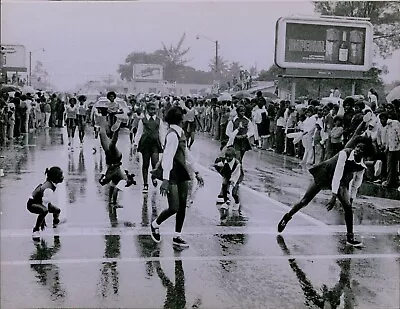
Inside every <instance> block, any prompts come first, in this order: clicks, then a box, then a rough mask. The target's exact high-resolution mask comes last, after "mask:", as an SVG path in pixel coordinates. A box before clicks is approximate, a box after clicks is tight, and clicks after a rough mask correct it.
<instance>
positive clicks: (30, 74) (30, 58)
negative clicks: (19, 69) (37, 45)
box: [29, 51, 32, 86]
mask: <svg viewBox="0 0 400 309" xmlns="http://www.w3.org/2000/svg"><path fill="white" fill-rule="evenodd" d="M29 86H32V52H31V51H30V52H29Z"/></svg>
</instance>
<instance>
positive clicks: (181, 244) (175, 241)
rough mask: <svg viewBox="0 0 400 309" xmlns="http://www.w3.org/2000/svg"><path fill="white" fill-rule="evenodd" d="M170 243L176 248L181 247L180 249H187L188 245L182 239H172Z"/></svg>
mask: <svg viewBox="0 0 400 309" xmlns="http://www.w3.org/2000/svg"><path fill="white" fill-rule="evenodd" d="M172 243H173V244H174V246H178V247H181V248H189V245H188V243H187V242H186V241H184V240H183V239H182V237H174V238H173V239H172Z"/></svg>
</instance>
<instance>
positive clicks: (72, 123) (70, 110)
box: [65, 98, 78, 151]
mask: <svg viewBox="0 0 400 309" xmlns="http://www.w3.org/2000/svg"><path fill="white" fill-rule="evenodd" d="M77 115H78V107H77V106H76V99H75V98H70V99H69V105H68V106H67V107H66V109H65V123H66V125H67V134H68V150H71V151H74V138H75V131H76V125H77Z"/></svg>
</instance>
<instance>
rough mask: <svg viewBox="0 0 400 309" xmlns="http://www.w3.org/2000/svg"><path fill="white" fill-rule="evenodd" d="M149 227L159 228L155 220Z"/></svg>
mask: <svg viewBox="0 0 400 309" xmlns="http://www.w3.org/2000/svg"><path fill="white" fill-rule="evenodd" d="M151 226H152V227H154V228H155V229H156V228H158V227H160V225H159V224H157V222H156V220H154V221H153V222H151Z"/></svg>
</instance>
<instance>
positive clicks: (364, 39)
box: [275, 16, 373, 72]
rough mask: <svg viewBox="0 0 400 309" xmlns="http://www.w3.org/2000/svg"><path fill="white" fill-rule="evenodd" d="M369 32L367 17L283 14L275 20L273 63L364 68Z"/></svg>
mask: <svg viewBox="0 0 400 309" xmlns="http://www.w3.org/2000/svg"><path fill="white" fill-rule="evenodd" d="M372 35H373V29H372V24H371V23H370V22H368V21H366V20H357V19H344V18H340V19H339V18H328V17H323V18H314V17H300V16H299V17H283V18H280V19H279V20H278V21H277V24H276V39H275V64H276V65H277V66H279V67H281V68H296V69H319V70H324V69H327V70H342V71H363V72H365V71H368V70H369V69H370V68H371V66H372Z"/></svg>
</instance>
